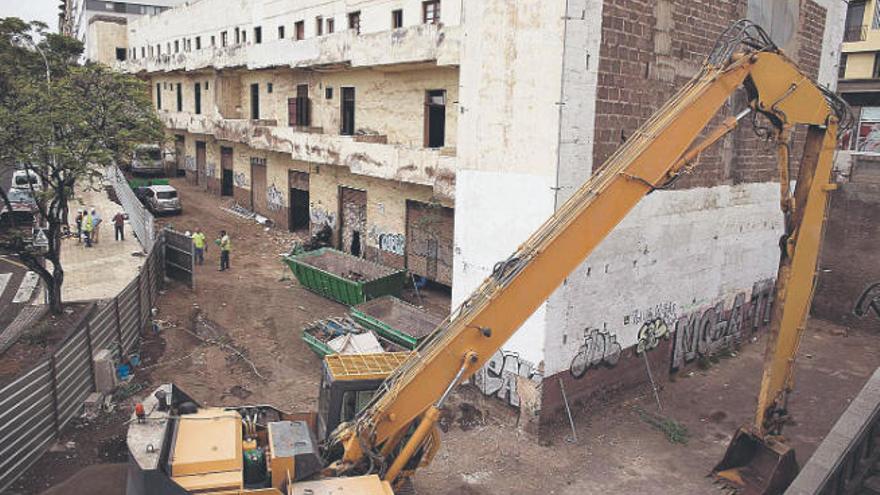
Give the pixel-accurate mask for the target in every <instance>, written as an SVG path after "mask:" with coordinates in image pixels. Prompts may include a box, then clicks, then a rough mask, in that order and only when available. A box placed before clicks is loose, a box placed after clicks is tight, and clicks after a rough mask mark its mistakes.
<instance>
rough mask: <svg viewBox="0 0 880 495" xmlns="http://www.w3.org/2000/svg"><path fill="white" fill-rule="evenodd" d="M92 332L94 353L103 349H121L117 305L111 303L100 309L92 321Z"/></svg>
mask: <svg viewBox="0 0 880 495" xmlns="http://www.w3.org/2000/svg"><path fill="white" fill-rule="evenodd" d="M90 324H91V331H92V352H97V351H99V350H101V349H108V350H113V349H114V348H117V347H119V333H118V332H117V328H116V304H115V302H112V301H111V302H109V303H107V304H106V305H105V306H104V307H102V308H101V309H99V310H98V311H97V312H96V313H95V314H94V315H93V316H92V319H91V321H90Z"/></svg>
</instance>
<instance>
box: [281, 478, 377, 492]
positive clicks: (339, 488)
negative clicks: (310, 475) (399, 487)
mask: <svg viewBox="0 0 880 495" xmlns="http://www.w3.org/2000/svg"><path fill="white" fill-rule="evenodd" d="M288 493H289V495H394V492H393V491H392V490H391V485H390V484H388V482H387V481H382V480H380V479H379V477H378V476H375V475H370V476H357V477H352V478H329V479H326V480H321V481H307V482H305V483H295V484H294V485H293V489H292V490H290V491H289V492H288Z"/></svg>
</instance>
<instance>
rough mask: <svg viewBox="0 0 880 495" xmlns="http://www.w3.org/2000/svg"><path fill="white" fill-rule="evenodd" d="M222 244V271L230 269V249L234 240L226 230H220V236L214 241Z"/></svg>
mask: <svg viewBox="0 0 880 495" xmlns="http://www.w3.org/2000/svg"><path fill="white" fill-rule="evenodd" d="M214 242H216V243H217V245H218V246H220V271H221V272H222V271H224V270H229V251H231V250H232V241H230V240H229V236H228V235H227V234H226V231H225V230H221V231H220V238H219V239H217V240H216V241H214Z"/></svg>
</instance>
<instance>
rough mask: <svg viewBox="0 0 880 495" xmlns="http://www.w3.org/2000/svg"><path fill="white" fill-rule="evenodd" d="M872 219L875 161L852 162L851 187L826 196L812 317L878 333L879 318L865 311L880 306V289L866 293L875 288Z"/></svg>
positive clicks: (879, 234)
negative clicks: (828, 198)
mask: <svg viewBox="0 0 880 495" xmlns="http://www.w3.org/2000/svg"><path fill="white" fill-rule="evenodd" d="M877 218H880V159H878V158H876V157H856V160H855V164H854V166H853V171H852V175H851V180H850V182H848V183H845V184H842V185H841V187H840V189H838V190H836V191H834V192H832V193H831V205H830V207H829V211H828V221H827V222H828V223H827V225H826V231H825V243H824V245H823V248H822V258H821V260H820V262H819V268H820V269H819V280H818V284H817V287H816V295H815V297H814V300H813V311H812V314H813V316H814V317H817V318H822V319H826V320H830V321H833V322H835V323H838V324H841V325H846V326H848V327H852V328H863V329H865V330H877V329H880V315H878V314H877V313H876V311H875V310H873V309H871V308H870V302H871V301H872V300H875V298H877V299H876V300H877V301H878V304H880V290H878V289H880V287H877V288H874V289H873V290H871V287H872V286H874V285H875V284H877V283H880V251H878V250H877V240H878V239H880V225H878V223H877ZM868 292H870V293H868ZM863 296H865V297H863ZM860 302H861V305H860V306H861V307H860V308H859V307H857V306H859V303H860Z"/></svg>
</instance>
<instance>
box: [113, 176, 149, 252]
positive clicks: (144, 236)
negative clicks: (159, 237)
mask: <svg viewBox="0 0 880 495" xmlns="http://www.w3.org/2000/svg"><path fill="white" fill-rule="evenodd" d="M104 179H105V180H106V181H107V182H108V183H109V184H110V186H111V187H113V191H114V192H115V193H116V197H117V198H118V199H119V202H120V203H121V204H122V208H123V209H124V210H125V212H126V213H128V223H129V224H130V225H131V230H132V231H133V232H134V235H135V236H136V237H137V239H138V241H139V242H140V243H141V246H143V248H144V251H146V252H148V253H149V252H152V251H153V246H154V245H155V244H156V231H155V226H154V223H155V222H154V219H153V215H152V214H150V212H149V211H147V209H146V208H144V206H143V205H142V204H141V202H140V201H138V199H137V196H135V194H134V191H132V190H131V187H129V185H128V181H127V180H126V179H125V176H124V175H123V174H122V171H120V170H119V167H115V166H111V167H107V169H106V170H105V171H104Z"/></svg>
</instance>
